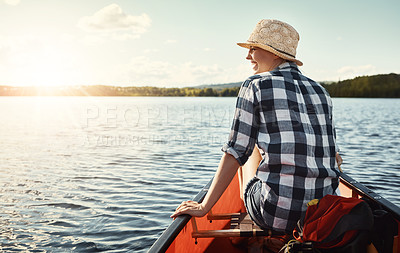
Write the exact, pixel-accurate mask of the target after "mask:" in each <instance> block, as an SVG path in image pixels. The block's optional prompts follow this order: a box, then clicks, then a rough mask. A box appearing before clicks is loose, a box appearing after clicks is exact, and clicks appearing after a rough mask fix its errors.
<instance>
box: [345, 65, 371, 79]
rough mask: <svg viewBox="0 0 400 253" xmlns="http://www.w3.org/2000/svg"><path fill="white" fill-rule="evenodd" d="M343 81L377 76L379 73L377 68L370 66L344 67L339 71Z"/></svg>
mask: <svg viewBox="0 0 400 253" xmlns="http://www.w3.org/2000/svg"><path fill="white" fill-rule="evenodd" d="M337 73H338V74H339V76H340V78H341V79H345V78H354V77H356V76H365V75H375V74H377V73H378V71H377V68H376V66H374V65H371V64H368V65H362V66H344V67H342V68H340V69H338V70H337Z"/></svg>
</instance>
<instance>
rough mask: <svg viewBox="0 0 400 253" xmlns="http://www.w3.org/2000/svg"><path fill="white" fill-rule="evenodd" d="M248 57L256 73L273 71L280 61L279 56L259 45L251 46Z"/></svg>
mask: <svg viewBox="0 0 400 253" xmlns="http://www.w3.org/2000/svg"><path fill="white" fill-rule="evenodd" d="M246 59H247V60H249V61H250V62H251V64H252V65H253V70H254V74H258V73H262V72H267V71H271V70H273V69H274V68H276V67H277V66H278V65H279V62H280V58H279V57H278V56H276V55H274V54H273V53H270V52H268V51H267V50H264V49H261V48H258V47H251V48H250V49H249V53H248V54H247V57H246Z"/></svg>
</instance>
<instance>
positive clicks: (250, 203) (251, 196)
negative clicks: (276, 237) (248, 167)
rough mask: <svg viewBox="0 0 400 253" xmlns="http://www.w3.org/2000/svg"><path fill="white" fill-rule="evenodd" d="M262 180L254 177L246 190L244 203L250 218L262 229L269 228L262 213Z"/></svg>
mask: <svg viewBox="0 0 400 253" xmlns="http://www.w3.org/2000/svg"><path fill="white" fill-rule="evenodd" d="M261 186H262V183H261V180H260V179H259V178H256V177H254V178H252V179H251V180H250V181H249V183H248V184H247V186H246V189H245V190H244V205H245V206H246V209H247V213H248V214H249V216H250V218H251V219H252V220H253V221H254V222H255V223H256V224H257V225H258V226H259V227H260V228H262V229H267V227H266V224H265V222H264V220H263V218H262V215H261Z"/></svg>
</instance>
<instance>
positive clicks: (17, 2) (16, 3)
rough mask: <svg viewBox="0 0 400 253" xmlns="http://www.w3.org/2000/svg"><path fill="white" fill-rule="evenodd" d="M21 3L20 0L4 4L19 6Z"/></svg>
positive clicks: (5, 0) (6, 1) (8, 0)
mask: <svg viewBox="0 0 400 253" xmlns="http://www.w3.org/2000/svg"><path fill="white" fill-rule="evenodd" d="M20 2H21V1H20V0H4V3H5V4H8V5H18V4H19V3H20Z"/></svg>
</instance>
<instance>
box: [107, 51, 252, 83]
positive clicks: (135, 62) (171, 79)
mask: <svg viewBox="0 0 400 253" xmlns="http://www.w3.org/2000/svg"><path fill="white" fill-rule="evenodd" d="M115 70H116V71H114V73H113V76H115V77H116V76H118V77H120V78H119V80H118V83H120V85H139V86H161V87H187V86H195V85H200V84H217V83H229V82H238V81H242V80H245V78H246V77H248V76H249V75H250V72H249V70H250V66H249V65H248V64H247V65H245V66H244V65H241V66H238V67H235V68H223V67H221V66H219V65H218V64H209V65H201V64H196V63H193V62H184V63H177V64H176V63H175V64H174V63H172V62H167V61H160V60H152V59H151V58H150V57H148V56H139V57H135V58H132V59H131V61H130V62H129V63H128V64H124V65H120V66H116V68H115Z"/></svg>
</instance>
